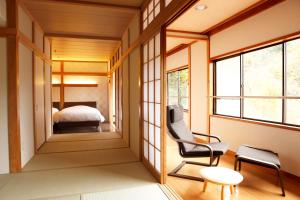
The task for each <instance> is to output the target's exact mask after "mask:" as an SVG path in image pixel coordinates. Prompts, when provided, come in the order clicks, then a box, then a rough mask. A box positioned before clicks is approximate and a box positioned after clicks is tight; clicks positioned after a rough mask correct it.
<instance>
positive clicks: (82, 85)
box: [52, 84, 98, 88]
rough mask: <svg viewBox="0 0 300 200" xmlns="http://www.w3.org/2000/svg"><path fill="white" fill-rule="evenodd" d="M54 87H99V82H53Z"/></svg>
mask: <svg viewBox="0 0 300 200" xmlns="http://www.w3.org/2000/svg"><path fill="white" fill-rule="evenodd" d="M52 86H53V87H63V88H65V87H98V84H52Z"/></svg>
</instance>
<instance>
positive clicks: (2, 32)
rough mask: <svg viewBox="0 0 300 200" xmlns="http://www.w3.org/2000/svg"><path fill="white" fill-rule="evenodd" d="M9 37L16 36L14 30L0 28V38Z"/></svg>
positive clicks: (15, 30)
mask: <svg viewBox="0 0 300 200" xmlns="http://www.w3.org/2000/svg"><path fill="white" fill-rule="evenodd" d="M10 35H17V29H16V28H7V27H0V36H1V37H6V36H10Z"/></svg>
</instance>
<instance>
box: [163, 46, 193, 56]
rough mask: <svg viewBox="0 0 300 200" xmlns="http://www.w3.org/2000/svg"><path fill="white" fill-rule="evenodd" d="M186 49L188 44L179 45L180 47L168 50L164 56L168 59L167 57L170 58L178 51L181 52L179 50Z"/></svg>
mask: <svg viewBox="0 0 300 200" xmlns="http://www.w3.org/2000/svg"><path fill="white" fill-rule="evenodd" d="M188 47H189V44H180V45H178V46H176V47H174V48H173V49H171V50H169V51H168V52H167V54H166V55H167V57H168V56H170V55H172V54H174V53H177V52H178V51H181V50H183V49H185V48H188Z"/></svg>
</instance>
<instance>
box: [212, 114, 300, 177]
mask: <svg viewBox="0 0 300 200" xmlns="http://www.w3.org/2000/svg"><path fill="white" fill-rule="evenodd" d="M211 133H212V134H216V135H219V136H221V139H222V140H223V141H225V142H227V143H229V144H230V149H231V150H233V151H236V149H237V148H238V147H239V146H240V145H241V144H249V145H252V146H256V147H261V148H266V149H271V150H273V151H275V152H277V153H278V154H279V157H280V161H281V165H282V169H283V170H285V171H287V172H290V173H293V174H295V175H297V176H300V160H299V157H298V156H297V152H300V146H299V141H300V134H299V131H290V130H286V129H280V128H274V127H269V126H263V125H257V124H251V123H245V122H238V121H233V120H228V119H220V118H216V117H212V118H211ZM295 153H296V154H295Z"/></svg>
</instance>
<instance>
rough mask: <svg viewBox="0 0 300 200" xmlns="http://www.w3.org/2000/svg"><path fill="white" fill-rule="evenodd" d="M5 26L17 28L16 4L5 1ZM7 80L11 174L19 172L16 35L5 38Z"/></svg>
mask: <svg viewBox="0 0 300 200" xmlns="http://www.w3.org/2000/svg"><path fill="white" fill-rule="evenodd" d="M6 5H7V6H6V9H7V26H8V28H11V29H16V30H17V28H18V2H17V0H7V1H6ZM7 80H8V106H7V107H8V140H9V161H10V162H9V167H10V172H11V173H16V172H20V171H21V136H20V97H19V40H18V37H17V36H16V35H11V36H8V37H7Z"/></svg>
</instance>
